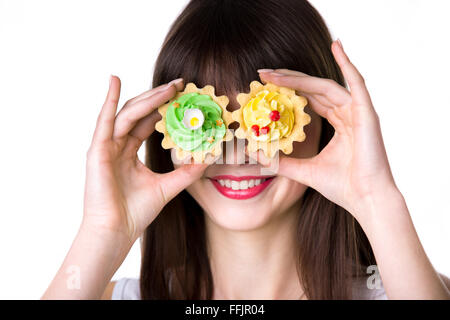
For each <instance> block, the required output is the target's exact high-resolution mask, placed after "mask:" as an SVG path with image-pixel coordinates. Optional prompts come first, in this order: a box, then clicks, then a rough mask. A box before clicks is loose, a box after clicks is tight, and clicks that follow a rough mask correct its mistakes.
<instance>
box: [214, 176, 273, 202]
mask: <svg viewBox="0 0 450 320" xmlns="http://www.w3.org/2000/svg"><path fill="white" fill-rule="evenodd" d="M210 180H211V182H212V184H213V185H214V187H216V189H217V190H218V191H219V192H220V193H221V194H223V195H224V196H225V197H227V198H230V199H234V200H245V199H250V198H253V197H256V196H257V195H258V194H260V193H261V192H263V191H264V189H266V188H267V187H268V186H269V184H270V183H271V182H272V180H273V178H269V179H267V180H266V181H264V182H263V183H261V184H259V185H257V186H255V187H253V188H248V189H246V190H233V189H231V188H227V187H225V186H222V185H221V184H220V183H219V181H217V180H213V179H210Z"/></svg>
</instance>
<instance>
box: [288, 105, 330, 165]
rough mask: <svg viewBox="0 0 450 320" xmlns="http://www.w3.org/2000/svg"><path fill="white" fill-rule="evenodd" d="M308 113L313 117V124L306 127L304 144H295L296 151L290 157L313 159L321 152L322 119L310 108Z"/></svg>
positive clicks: (307, 110) (307, 108)
mask: <svg viewBox="0 0 450 320" xmlns="http://www.w3.org/2000/svg"><path fill="white" fill-rule="evenodd" d="M305 111H306V113H308V114H309V115H310V116H311V122H310V123H309V124H308V125H306V126H305V127H304V129H303V130H304V131H305V134H306V139H305V141H303V142H294V144H293V146H294V150H293V151H292V153H291V154H290V155H289V156H290V157H294V158H311V157H313V156H315V155H316V154H317V153H318V152H319V143H320V132H321V130H322V118H321V117H320V116H319V115H317V114H316V113H315V112H314V111H312V110H310V109H309V107H306V108H305Z"/></svg>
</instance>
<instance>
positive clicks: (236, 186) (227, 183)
mask: <svg viewBox="0 0 450 320" xmlns="http://www.w3.org/2000/svg"><path fill="white" fill-rule="evenodd" d="M266 180H267V179H249V180H241V181H236V180H229V179H225V180H218V182H219V184H220V185H221V186H222V187H226V188H231V189H233V190H247V189H249V188H253V187H256V186H257V185H260V184H261V183H263V182H264V181H266Z"/></svg>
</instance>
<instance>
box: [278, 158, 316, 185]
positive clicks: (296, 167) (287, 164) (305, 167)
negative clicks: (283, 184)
mask: <svg viewBox="0 0 450 320" xmlns="http://www.w3.org/2000/svg"><path fill="white" fill-rule="evenodd" d="M278 174H279V175H281V176H284V177H286V178H289V179H291V180H295V181H297V182H299V183H301V184H304V185H307V186H310V187H314V185H313V176H314V158H309V159H306V158H305V159H299V158H294V157H289V156H280V162H279V167H278Z"/></svg>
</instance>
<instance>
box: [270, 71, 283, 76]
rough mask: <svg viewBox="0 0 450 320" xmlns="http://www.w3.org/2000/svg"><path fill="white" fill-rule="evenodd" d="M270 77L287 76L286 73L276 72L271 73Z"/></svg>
mask: <svg viewBox="0 0 450 320" xmlns="http://www.w3.org/2000/svg"><path fill="white" fill-rule="evenodd" d="M270 75H272V76H278V77H279V76H285V74H284V73H279V72H276V71H273V72H271V73H270Z"/></svg>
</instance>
